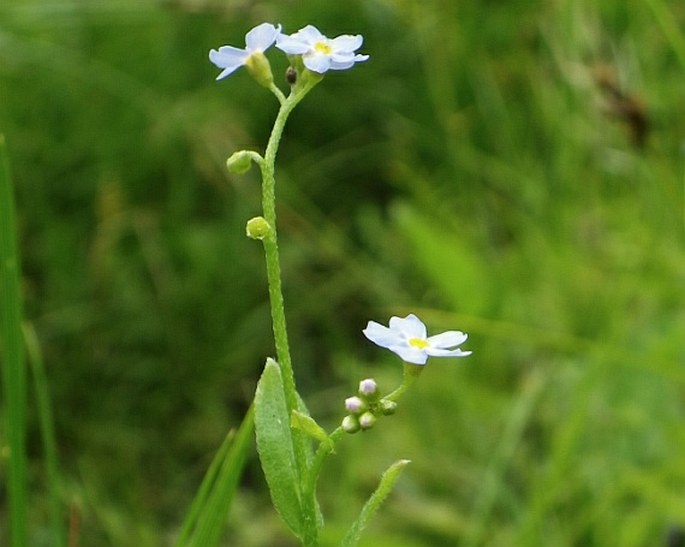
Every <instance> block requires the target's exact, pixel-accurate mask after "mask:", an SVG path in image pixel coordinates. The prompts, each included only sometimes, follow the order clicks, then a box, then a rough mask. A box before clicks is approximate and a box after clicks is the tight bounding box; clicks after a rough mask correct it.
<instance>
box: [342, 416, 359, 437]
mask: <svg viewBox="0 0 685 547" xmlns="http://www.w3.org/2000/svg"><path fill="white" fill-rule="evenodd" d="M342 428H343V430H344V431H345V432H346V433H356V432H357V431H359V430H360V429H361V426H360V425H359V420H358V419H357V417H356V416H345V417H344V418H343V421H342Z"/></svg>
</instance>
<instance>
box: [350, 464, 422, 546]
mask: <svg viewBox="0 0 685 547" xmlns="http://www.w3.org/2000/svg"><path fill="white" fill-rule="evenodd" d="M409 462H410V460H398V461H396V462H395V463H393V464H392V465H391V466H390V467H388V469H386V471H385V473H383V476H382V477H381V482H380V484H379V485H378V488H376V491H375V492H374V493H373V494H371V497H370V498H369V500H368V501H367V502H366V504H365V505H364V507H363V508H362V512H361V513H360V514H359V518H357V520H356V521H355V522H354V524H353V525H352V527H351V528H350V530H349V531H348V532H347V534H346V535H345V537H344V539H343V540H342V542H341V543H340V545H341V547H354V546H355V545H357V543H358V542H359V539H360V538H361V535H362V532H363V531H364V528H365V527H366V525H367V524H368V523H369V521H370V520H371V517H373V516H374V515H375V514H376V511H378V508H379V507H380V506H381V504H382V503H383V500H385V498H386V497H387V496H388V494H389V493H390V491H391V490H392V487H393V486H394V485H395V482H396V481H397V479H398V478H399V477H400V474H401V473H402V471H403V470H404V468H405V467H406V466H407V464H408V463H409Z"/></svg>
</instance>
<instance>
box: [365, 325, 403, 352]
mask: <svg viewBox="0 0 685 547" xmlns="http://www.w3.org/2000/svg"><path fill="white" fill-rule="evenodd" d="M362 332H363V333H364V336H366V337H367V338H368V339H369V340H371V341H372V342H373V343H374V344H376V345H379V346H381V347H382V348H390V346H396V345H398V344H401V343H402V342H403V340H404V338H403V337H402V335H401V334H399V333H398V332H396V331H394V330H392V329H389V328H388V327H385V326H383V325H381V324H380V323H376V322H375V321H369V323H368V325H366V328H365V329H364V330H363V331H362Z"/></svg>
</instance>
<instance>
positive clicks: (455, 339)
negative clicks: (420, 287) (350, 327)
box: [363, 314, 471, 365]
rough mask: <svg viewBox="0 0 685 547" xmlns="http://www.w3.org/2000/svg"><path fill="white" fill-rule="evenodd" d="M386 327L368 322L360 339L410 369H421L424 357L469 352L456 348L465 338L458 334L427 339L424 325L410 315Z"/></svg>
mask: <svg viewBox="0 0 685 547" xmlns="http://www.w3.org/2000/svg"><path fill="white" fill-rule="evenodd" d="M389 325H390V326H389V327H386V326H384V325H381V324H380V323H376V322H375V321H369V324H368V325H367V326H366V328H365V329H364V331H363V332H364V335H365V336H366V337H367V338H368V339H369V340H371V341H372V342H373V343H374V344H377V345H379V346H380V347H382V348H387V349H389V350H390V351H392V352H394V353H396V354H397V355H399V356H400V357H401V358H402V360H403V361H406V362H407V363H412V364H414V365H425V364H426V361H427V360H428V357H466V356H467V355H471V352H470V351H463V350H461V349H459V348H458V347H457V346H460V345H461V344H463V343H464V342H466V339H467V338H468V335H466V334H464V333H463V332H461V331H456V330H450V331H447V332H443V333H442V334H436V335H435V336H427V333H426V325H424V324H423V323H422V322H421V320H420V319H419V318H418V317H416V316H415V315H414V314H409V315H407V317H403V318H402V317H391V318H390V324H389Z"/></svg>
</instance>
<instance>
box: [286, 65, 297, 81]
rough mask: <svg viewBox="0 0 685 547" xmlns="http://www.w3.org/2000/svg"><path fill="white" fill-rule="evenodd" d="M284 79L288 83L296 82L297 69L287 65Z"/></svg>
mask: <svg viewBox="0 0 685 547" xmlns="http://www.w3.org/2000/svg"><path fill="white" fill-rule="evenodd" d="M285 80H286V81H287V82H288V83H289V84H290V85H295V83H297V70H296V69H295V67H292V66H289V67H288V68H286V69H285Z"/></svg>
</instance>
